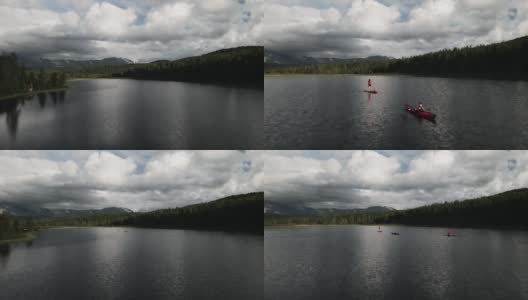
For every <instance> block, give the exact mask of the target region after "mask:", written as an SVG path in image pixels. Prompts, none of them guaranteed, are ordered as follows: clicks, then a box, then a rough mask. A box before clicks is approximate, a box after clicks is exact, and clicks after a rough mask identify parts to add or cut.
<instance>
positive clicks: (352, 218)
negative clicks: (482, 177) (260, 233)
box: [264, 189, 528, 228]
mask: <svg viewBox="0 0 528 300" xmlns="http://www.w3.org/2000/svg"><path fill="white" fill-rule="evenodd" d="M526 211H528V189H519V190H512V191H508V192H504V193H501V194H497V195H493V196H488V197H481V198H476V199H470V200H464V201H453V202H444V203H438V204H432V205H427V206H421V207H418V208H413V209H407V210H394V211H389V212H382V213H361V214H346V215H339V216H332V215H329V216H306V217H292V216H280V215H265V216H264V220H265V223H264V224H265V225H301V224H306V225H310V224H313V225H326V224H335V225H346V224H406V225H424V226H445V227H497V228H498V227H508V228H528V219H527V218H526V216H525V214H526Z"/></svg>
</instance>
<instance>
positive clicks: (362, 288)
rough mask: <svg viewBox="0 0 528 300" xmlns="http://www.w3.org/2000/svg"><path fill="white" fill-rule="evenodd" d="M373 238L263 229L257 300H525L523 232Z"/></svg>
mask: <svg viewBox="0 0 528 300" xmlns="http://www.w3.org/2000/svg"><path fill="white" fill-rule="evenodd" d="M377 230H378V228H377V226H360V225H357V226H308V227H273V228H269V227H267V228H266V229H265V231H264V272H265V276H264V298H265V299H464V300H468V299H476V300H477V299H478V300H482V299H528V232H522V231H501V230H477V229H475V230H473V229H457V230H455V231H454V232H455V234H456V236H455V237H447V236H446V232H447V230H446V229H442V228H425V227H406V226H383V227H382V231H383V232H382V233H378V232H377ZM391 232H399V233H400V235H391Z"/></svg>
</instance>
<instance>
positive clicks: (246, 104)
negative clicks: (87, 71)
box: [0, 79, 264, 149]
mask: <svg viewBox="0 0 528 300" xmlns="http://www.w3.org/2000/svg"><path fill="white" fill-rule="evenodd" d="M68 86H69V89H68V90H66V91H65V92H53V93H41V94H37V95H34V96H31V97H26V98H20V99H15V100H0V148H4V149H5V148H14V149H256V148H258V147H259V146H260V145H262V135H263V134H262V130H263V129H262V126H263V111H264V104H263V91H262V89H252V88H235V87H228V86H218V85H207V84H196V83H183V82H160V81H142V80H122V79H94V80H80V81H71V82H68Z"/></svg>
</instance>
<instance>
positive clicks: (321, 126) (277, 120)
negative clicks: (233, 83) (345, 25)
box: [264, 75, 528, 150]
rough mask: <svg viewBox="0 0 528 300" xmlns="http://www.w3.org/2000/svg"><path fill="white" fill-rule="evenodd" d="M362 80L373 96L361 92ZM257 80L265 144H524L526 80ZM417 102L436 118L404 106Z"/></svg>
mask: <svg viewBox="0 0 528 300" xmlns="http://www.w3.org/2000/svg"><path fill="white" fill-rule="evenodd" d="M369 78H371V79H372V81H373V86H374V88H375V89H376V90H378V91H379V94H377V95H369V94H367V93H364V92H363V90H365V89H366V88H367V81H368V79H369ZM264 82H265V88H264V89H265V100H264V102H265V104H264V106H265V114H264V140H265V147H266V148H268V149H303V150H304V149H329V150H330V149H331V150H335V149H450V150H452V149H526V148H528V118H527V117H526V116H527V115H528V82H523V81H493V80H473V79H449V78H429V77H428V78H423V77H413V76H398V75H391V76H381V75H376V76H368V77H367V76H359V75H358V76H356V75H336V76H333V75H313V76H312V75H297V76H266V77H265V80H264ZM420 101H422V102H423V103H424V106H425V109H426V110H428V111H431V112H433V113H435V114H436V115H437V118H436V119H437V120H436V124H435V123H432V122H430V121H427V120H425V119H418V118H417V117H415V116H414V115H412V114H410V113H408V112H406V111H404V109H403V108H404V105H405V104H410V105H413V106H416V105H417V104H418V102H420Z"/></svg>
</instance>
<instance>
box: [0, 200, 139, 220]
mask: <svg viewBox="0 0 528 300" xmlns="http://www.w3.org/2000/svg"><path fill="white" fill-rule="evenodd" d="M0 211H3V212H4V213H7V214H9V215H11V216H17V217H39V218H44V217H46V218H48V217H74V216H86V215H101V214H120V213H131V212H132V210H130V209H127V208H121V207H106V208H103V209H88V210H79V209H48V208H42V207H33V206H28V205H23V204H12V203H0Z"/></svg>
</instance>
